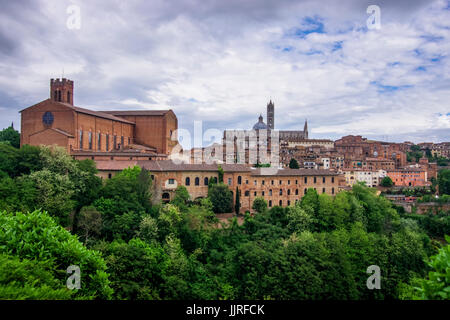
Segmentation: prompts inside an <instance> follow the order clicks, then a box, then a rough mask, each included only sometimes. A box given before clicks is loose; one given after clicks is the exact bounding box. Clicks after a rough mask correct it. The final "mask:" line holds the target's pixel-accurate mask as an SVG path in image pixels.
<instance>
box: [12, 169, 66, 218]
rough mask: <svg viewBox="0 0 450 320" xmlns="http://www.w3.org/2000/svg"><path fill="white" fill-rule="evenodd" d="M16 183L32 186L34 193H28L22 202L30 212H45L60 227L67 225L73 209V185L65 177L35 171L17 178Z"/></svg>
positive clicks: (49, 172)
mask: <svg viewBox="0 0 450 320" xmlns="http://www.w3.org/2000/svg"><path fill="white" fill-rule="evenodd" d="M18 183H20V184H28V185H30V184H31V185H33V186H34V189H35V190H36V192H33V193H30V194H29V195H27V196H30V197H31V198H26V199H24V201H25V202H26V203H27V204H28V205H29V208H30V210H34V209H39V208H40V209H42V210H45V211H47V212H48V213H49V214H50V215H51V216H52V217H54V218H55V219H56V221H58V223H60V224H61V225H62V226H68V225H69V214H70V213H71V212H72V210H73V209H74V208H75V201H73V200H72V196H73V194H74V184H73V182H72V181H71V180H70V178H69V177H68V176H67V175H62V174H59V173H55V172H53V171H50V170H48V169H43V170H41V171H35V172H32V173H31V174H29V175H28V176H21V177H19V178H18Z"/></svg>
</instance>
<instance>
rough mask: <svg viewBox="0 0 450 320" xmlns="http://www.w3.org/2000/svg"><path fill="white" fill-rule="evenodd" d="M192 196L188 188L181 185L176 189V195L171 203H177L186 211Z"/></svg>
mask: <svg viewBox="0 0 450 320" xmlns="http://www.w3.org/2000/svg"><path fill="white" fill-rule="evenodd" d="M190 198H191V196H190V195H189V192H188V190H187V188H186V187H185V186H182V185H180V186H178V187H177V188H176V189H175V196H174V197H173V200H172V201H171V203H172V204H174V205H176V206H177V207H178V208H179V209H180V210H181V211H186V210H187V204H188V201H189V200H190Z"/></svg>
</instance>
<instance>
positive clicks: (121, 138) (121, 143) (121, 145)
mask: <svg viewBox="0 0 450 320" xmlns="http://www.w3.org/2000/svg"><path fill="white" fill-rule="evenodd" d="M123 143H124V140H123V136H121V137H120V148H121V149H123Z"/></svg>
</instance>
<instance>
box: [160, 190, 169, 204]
mask: <svg viewBox="0 0 450 320" xmlns="http://www.w3.org/2000/svg"><path fill="white" fill-rule="evenodd" d="M162 200H163V202H165V203H167V202H169V201H170V194H169V193H167V192H164V193H163V194H162Z"/></svg>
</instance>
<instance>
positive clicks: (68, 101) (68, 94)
mask: <svg viewBox="0 0 450 320" xmlns="http://www.w3.org/2000/svg"><path fill="white" fill-rule="evenodd" d="M67 103H70V91H67Z"/></svg>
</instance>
